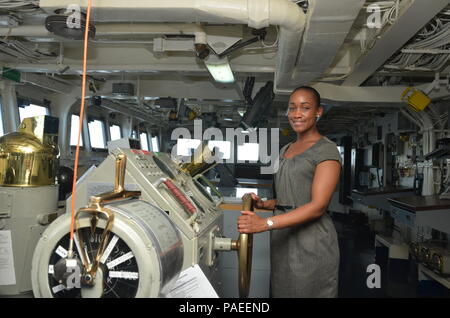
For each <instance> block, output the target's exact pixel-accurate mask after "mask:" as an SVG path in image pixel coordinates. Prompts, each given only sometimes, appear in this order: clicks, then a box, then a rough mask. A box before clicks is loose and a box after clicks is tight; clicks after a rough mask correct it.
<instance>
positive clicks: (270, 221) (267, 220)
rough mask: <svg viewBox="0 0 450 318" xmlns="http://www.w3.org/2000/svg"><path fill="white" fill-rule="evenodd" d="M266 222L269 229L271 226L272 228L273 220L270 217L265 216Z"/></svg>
mask: <svg viewBox="0 0 450 318" xmlns="http://www.w3.org/2000/svg"><path fill="white" fill-rule="evenodd" d="M266 224H267V226H268V227H269V231H270V230H272V228H273V221H272V219H271V218H267V219H266Z"/></svg>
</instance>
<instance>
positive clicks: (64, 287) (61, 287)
mask: <svg viewBox="0 0 450 318" xmlns="http://www.w3.org/2000/svg"><path fill="white" fill-rule="evenodd" d="M64 289H66V286H64V285H63V284H60V285H57V286H55V287H53V288H52V291H53V293H54V294H56V293H59V292H60V291H61V290H64Z"/></svg>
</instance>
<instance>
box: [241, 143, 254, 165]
mask: <svg viewBox="0 0 450 318" xmlns="http://www.w3.org/2000/svg"><path fill="white" fill-rule="evenodd" d="M237 159H238V160H239V161H244V160H245V161H254V162H256V161H258V159H259V144H257V143H244V144H243V145H240V146H239V145H238V147H237Z"/></svg>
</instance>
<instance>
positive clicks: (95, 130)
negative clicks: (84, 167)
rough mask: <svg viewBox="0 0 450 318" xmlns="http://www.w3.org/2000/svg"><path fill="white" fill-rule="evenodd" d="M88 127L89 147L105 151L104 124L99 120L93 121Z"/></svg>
mask: <svg viewBox="0 0 450 318" xmlns="http://www.w3.org/2000/svg"><path fill="white" fill-rule="evenodd" d="M88 127H89V139H90V140H91V147H92V148H99V149H105V148H106V144H105V123H104V122H103V121H101V120H98V119H95V120H92V121H90V122H89V123H88Z"/></svg>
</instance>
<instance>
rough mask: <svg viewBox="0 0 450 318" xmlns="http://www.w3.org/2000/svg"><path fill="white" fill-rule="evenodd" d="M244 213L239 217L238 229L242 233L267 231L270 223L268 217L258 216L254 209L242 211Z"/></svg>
mask: <svg viewBox="0 0 450 318" xmlns="http://www.w3.org/2000/svg"><path fill="white" fill-rule="evenodd" d="M241 213H242V215H241V216H240V217H239V218H238V222H237V223H238V224H237V225H238V231H239V232H240V233H260V232H264V231H267V229H268V225H267V223H266V219H264V218H262V217H260V216H258V215H257V214H256V213H254V212H252V211H241Z"/></svg>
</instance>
